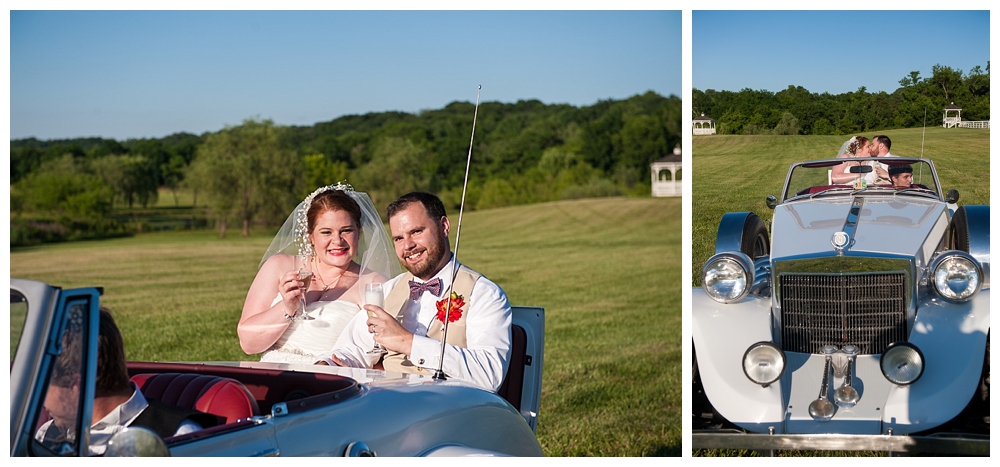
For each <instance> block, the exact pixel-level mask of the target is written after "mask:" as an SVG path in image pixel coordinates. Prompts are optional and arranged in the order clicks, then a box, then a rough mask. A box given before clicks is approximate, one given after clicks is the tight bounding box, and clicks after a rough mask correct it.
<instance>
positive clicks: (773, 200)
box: [764, 195, 778, 209]
mask: <svg viewBox="0 0 1000 467" xmlns="http://www.w3.org/2000/svg"><path fill="white" fill-rule="evenodd" d="M764 202H765V203H767V207H768V208H770V209H774V207H775V206H777V205H778V197H776V196H774V195H767V198H766V199H765V200H764Z"/></svg>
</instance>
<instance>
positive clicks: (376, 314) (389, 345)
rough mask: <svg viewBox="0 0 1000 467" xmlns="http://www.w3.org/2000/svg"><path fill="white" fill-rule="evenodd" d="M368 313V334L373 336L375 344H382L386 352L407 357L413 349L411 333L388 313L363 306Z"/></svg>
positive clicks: (375, 307)
mask: <svg viewBox="0 0 1000 467" xmlns="http://www.w3.org/2000/svg"><path fill="white" fill-rule="evenodd" d="M364 308H365V311H367V312H368V321H366V322H365V324H367V325H368V332H370V333H372V334H373V337H374V339H375V342H378V343H379V344H382V347H385V348H386V349H388V350H391V351H393V352H399V353H401V354H403V355H409V354H410V350H411V349H412V347H413V333H411V332H410V331H407V330H406V328H404V327H403V326H402V325H401V324H399V322H397V321H396V319H395V318H393V317H392V316H391V315H389V313H386V312H385V310H383V309H382V308H379V307H377V306H375V305H365V307H364Z"/></svg>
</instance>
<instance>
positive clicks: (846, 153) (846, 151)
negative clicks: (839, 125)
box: [837, 136, 858, 157]
mask: <svg viewBox="0 0 1000 467" xmlns="http://www.w3.org/2000/svg"><path fill="white" fill-rule="evenodd" d="M857 142H858V137H857V136H852V137H851V139H849V140H847V141H844V144H842V145H840V151H837V157H854V152H851V150H850V147H851V145H852V144H855V143H857ZM856 151H857V148H855V152H856Z"/></svg>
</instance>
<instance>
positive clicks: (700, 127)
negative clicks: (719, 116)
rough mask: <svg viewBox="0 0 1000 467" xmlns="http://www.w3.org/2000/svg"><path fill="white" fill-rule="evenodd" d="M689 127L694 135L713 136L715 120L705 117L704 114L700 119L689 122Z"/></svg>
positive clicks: (696, 118)
mask: <svg viewBox="0 0 1000 467" xmlns="http://www.w3.org/2000/svg"><path fill="white" fill-rule="evenodd" d="M691 126H692V129H693V131H694V134H696V135H714V134H715V120H713V119H711V118H709V117H706V116H705V114H704V113H703V114H701V116H700V117H695V118H694V119H693V120H691Z"/></svg>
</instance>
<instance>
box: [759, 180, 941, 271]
mask: <svg viewBox="0 0 1000 467" xmlns="http://www.w3.org/2000/svg"><path fill="white" fill-rule="evenodd" d="M855 203H859V205H860V210H859V211H858V216H857V223H856V226H855V227H853V234H852V239H853V243H852V244H851V246H850V247H848V248H847V251H848V252H849V254H851V253H853V254H857V253H875V254H890V255H910V256H916V257H918V258H922V259H926V258H928V257H929V256H930V255H931V254H932V253H933V252H934V251H935V249H936V247H937V245H936V244H929V243H931V242H928V241H927V239H928V237H930V236H931V234H932V233H934V235H935V237H934V238H939V237H940V236H941V235H942V234H943V230H944V229H947V226H948V213H947V209H946V205H945V203H943V202H941V201H937V200H932V199H924V198H918V197H903V196H892V195H877V196H873V195H869V196H854V197H837V198H820V199H811V200H803V201H798V202H791V203H786V204H782V205H780V206H777V207H775V211H774V218H773V220H772V226H771V232H772V233H771V245H772V246H771V259H772V260H775V259H781V258H786V257H796V256H801V255H812V254H824V253H833V252H835V251H836V250H835V249H834V247H833V243H832V238H833V234H834V233H836V232H841V231H848V232H850V231H851V230H852V227H851V226H849V225H846V224H847V221H848V218H849V216H850V215H851V209H852V206H853V205H854V204H855Z"/></svg>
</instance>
